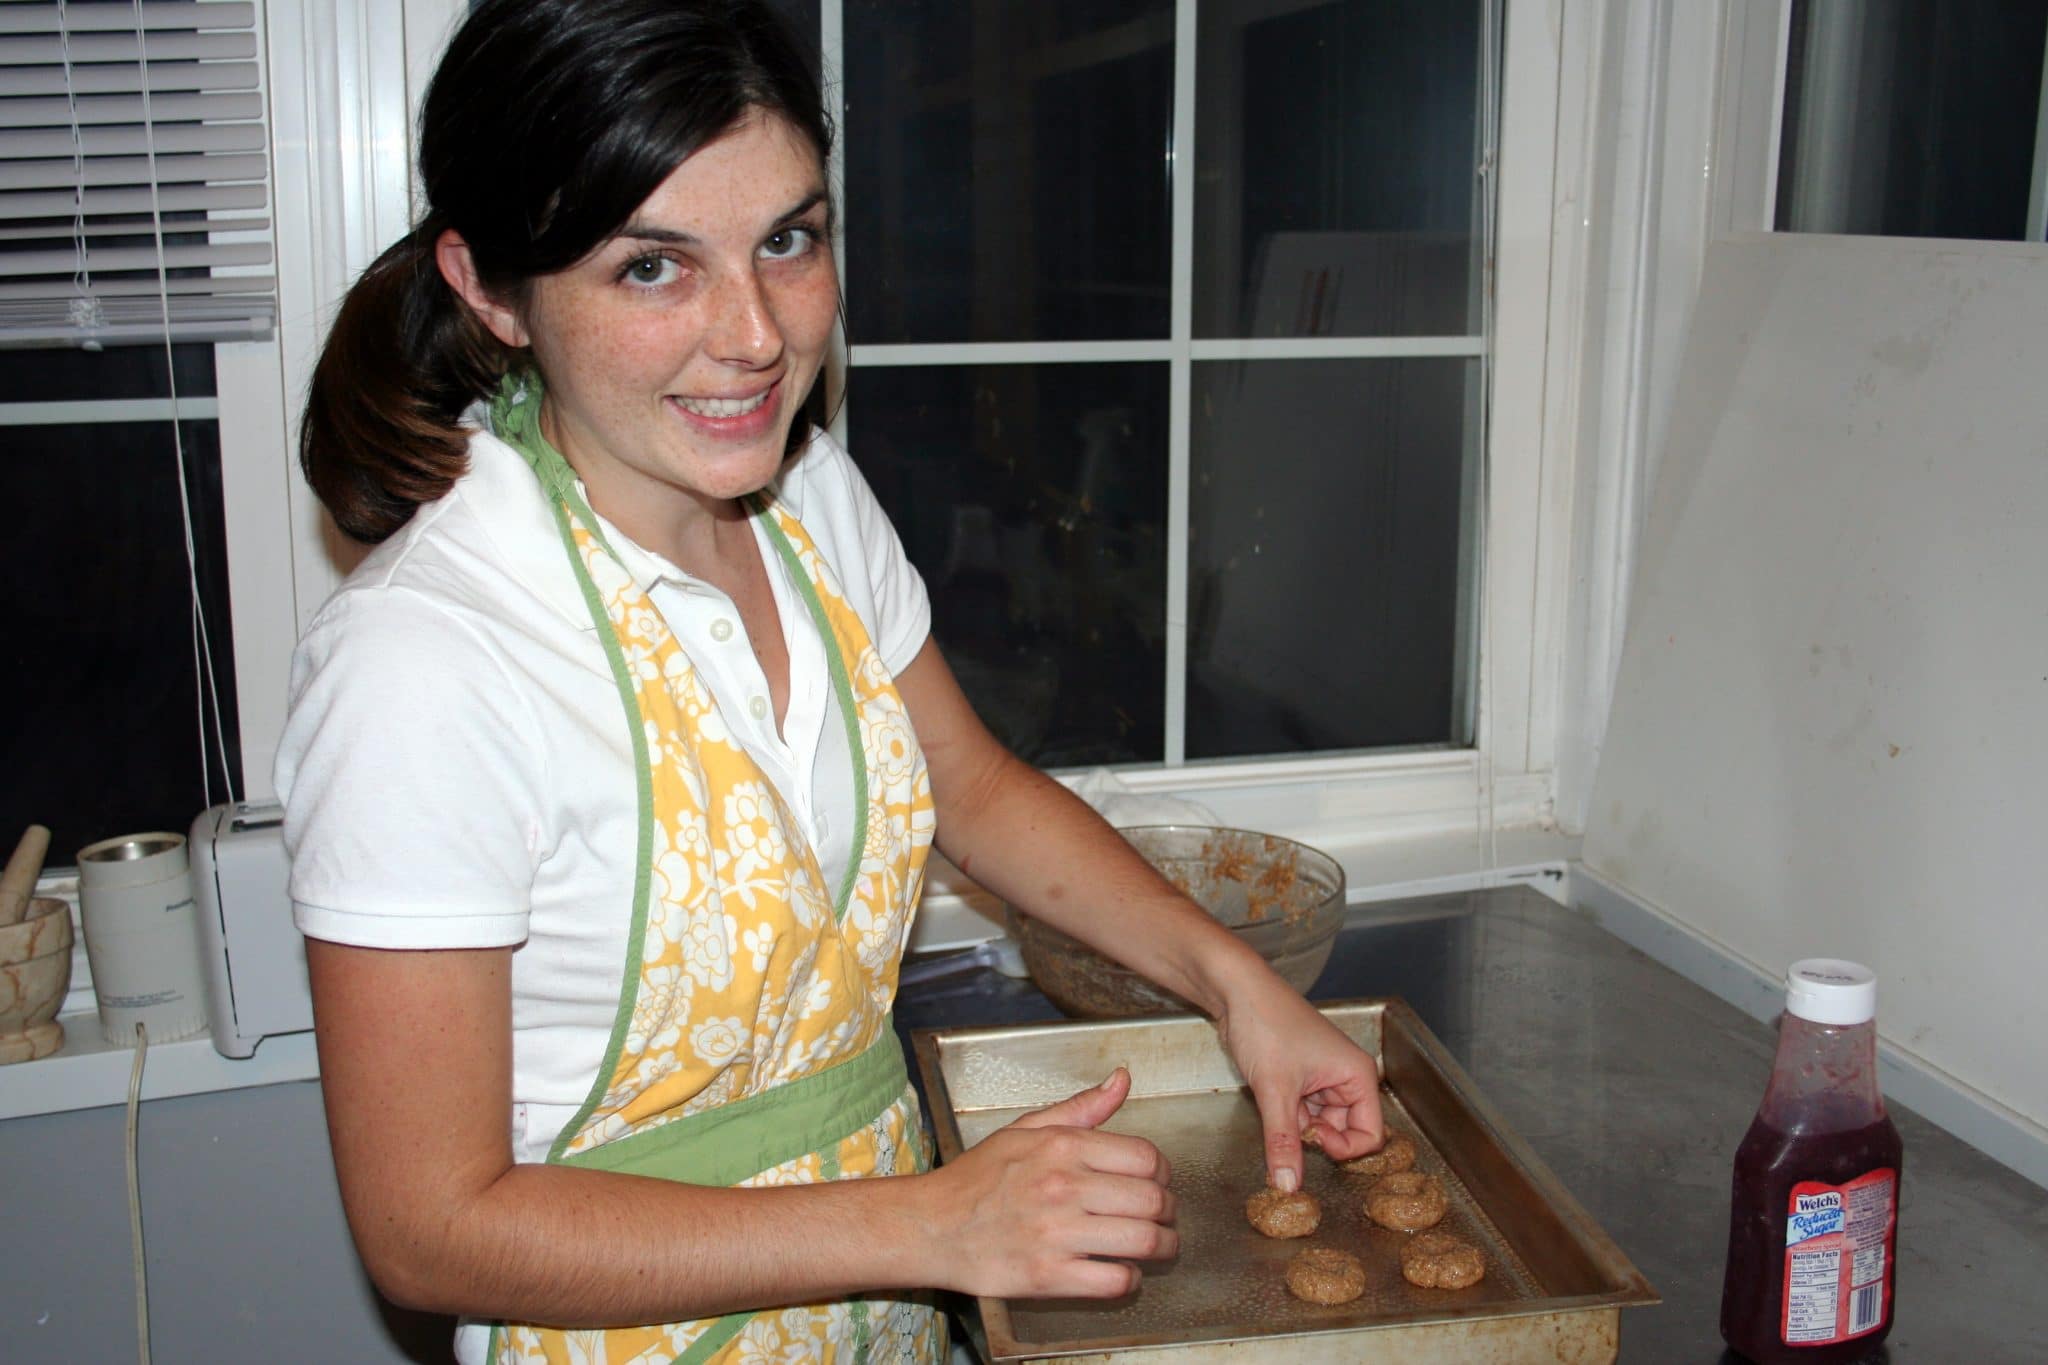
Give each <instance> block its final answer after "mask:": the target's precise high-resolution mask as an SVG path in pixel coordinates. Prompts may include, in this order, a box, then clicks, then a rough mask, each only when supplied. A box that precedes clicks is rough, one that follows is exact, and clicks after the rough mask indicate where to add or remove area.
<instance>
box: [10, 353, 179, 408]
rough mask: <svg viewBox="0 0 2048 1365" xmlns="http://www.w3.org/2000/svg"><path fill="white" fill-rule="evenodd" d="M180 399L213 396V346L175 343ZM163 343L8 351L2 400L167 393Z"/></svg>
mask: <svg viewBox="0 0 2048 1365" xmlns="http://www.w3.org/2000/svg"><path fill="white" fill-rule="evenodd" d="M171 354H172V356H173V357H174V359H175V361H176V364H177V377H178V396H179V397H180V398H211V397H212V396H213V347H211V346H208V345H203V344H195V343H187V344H185V345H181V346H173V347H172V348H171ZM170 393H171V388H170V385H169V383H167V382H166V380H165V370H164V348H163V347H162V346H109V347H108V348H107V349H106V350H104V351H79V350H54V349H53V350H23V351H9V352H7V357H6V359H5V360H4V361H0V403H52V402H59V401H64V400H80V399H95V398H168V397H170Z"/></svg>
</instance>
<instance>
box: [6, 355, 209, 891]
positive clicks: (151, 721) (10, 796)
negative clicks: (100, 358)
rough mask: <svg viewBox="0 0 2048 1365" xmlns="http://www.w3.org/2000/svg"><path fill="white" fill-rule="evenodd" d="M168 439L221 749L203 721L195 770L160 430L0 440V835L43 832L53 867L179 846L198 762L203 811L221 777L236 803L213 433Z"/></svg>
mask: <svg viewBox="0 0 2048 1365" xmlns="http://www.w3.org/2000/svg"><path fill="white" fill-rule="evenodd" d="M109 354H111V352H110V353H109ZM183 430H184V437H185V463H186V471H187V490H188V494H189V497H190V501H191V506H192V515H193V519H194V523H195V524H194V540H195V542H196V544H197V546H198V551H199V578H200V589H201V594H202V598H203V600H204V601H205V603H206V613H207V624H208V627H209V633H210V636H211V640H212V646H213V648H212V661H213V666H214V670H215V678H216V686H217V687H218V690H219V694H220V703H221V717H220V726H219V730H220V733H221V734H222V735H224V736H225V739H226V752H225V753H223V752H222V751H221V749H220V748H219V747H218V746H217V745H216V744H215V732H214V727H213V725H212V723H211V721H210V720H209V722H208V723H207V726H206V739H205V744H206V750H205V755H206V756H205V758H204V759H202V751H201V740H200V721H199V698H200V695H201V683H200V681H199V679H198V676H197V671H196V667H195V661H194V658H193V645H192V598H191V592H190V588H189V586H188V584H189V579H188V575H187V572H186V563H185V546H184V530H183V526H184V522H183V519H182V516H181V513H180V511H179V505H178V478H177V465H176V460H175V456H174V452H173V447H172V439H171V430H170V426H169V425H168V424H167V423H161V422H149V423H132V424H131V423H121V424H118V425H114V424H107V425H94V426H30V427H5V428H0V447H4V451H0V458H4V459H5V460H6V463H7V468H8V470H9V477H10V479H11V480H12V486H13V490H14V492H15V495H16V496H17V497H18V498H19V499H20V500H21V504H22V505H23V506H24V507H28V508H32V509H34V514H33V515H31V516H25V517H20V518H17V519H16V523H17V524H16V525H15V527H14V530H13V532H12V533H11V534H10V535H8V536H7V537H6V538H5V540H4V548H0V583H4V584H5V586H4V588H0V597H4V599H5V603H6V606H5V619H6V620H7V622H8V624H9V626H10V636H11V638H12V640H13V642H14V643H13V645H12V646H11V647H10V654H11V657H12V658H13V660H14V662H13V665H12V667H11V669H10V672H11V673H12V675H13V685H12V686H11V687H10V688H9V689H8V695H9V696H11V697H13V698H15V699H16V700H15V702H14V705H15V707H16V710H15V713H14V714H13V715H12V716H11V717H10V719H9V724H8V725H7V726H6V727H5V731H4V732H5V734H6V740H5V747H4V751H0V762H4V764H5V770H6V771H7V772H8V773H9V774H10V777H9V779H8V781H7V782H5V783H4V784H0V829H7V830H13V831H15V832H16V833H19V832H20V831H21V830H22V829H23V828H25V827H26V826H27V825H29V824H30V823H32V822H40V823H42V824H46V825H48V826H50V829H51V845H50V862H51V863H52V865H60V864H68V863H70V862H72V861H73V860H74V858H75V856H76V854H77V852H78V850H79V849H80V848H82V847H84V846H85V845H86V844H88V843H91V842H92V841H94V840H96V839H103V838H107V837H110V836H112V835H116V834H131V833H138V832H142V831H146V830H157V829H167V830H171V831H174V832H183V831H184V829H185V828H186V827H187V826H188V825H190V824H191V823H192V819H193V817H194V816H196V815H198V814H199V812H200V811H201V810H202V809H204V807H205V804H206V801H205V794H204V789H203V784H202V782H201V771H202V767H201V765H202V762H204V763H207V764H209V765H210V767H211V772H212V778H213V785H212V794H213V799H214V800H216V801H219V800H223V799H225V792H224V791H223V783H222V776H223V773H224V772H232V773H234V775H235V778H236V790H238V791H239V790H241V789H242V783H241V752H240V741H239V735H238V725H239V722H238V721H237V718H236V712H235V691H234V676H235V672H234V650H233V646H232V643H231V641H230V634H229V632H230V624H229V620H228V596H227V556H226V553H225V551H224V549H223V546H224V545H225V544H226V535H225V530H224V528H223V526H222V519H221V486H220V443H219V436H218V429H217V427H216V426H215V424H214V423H212V422H188V423H185V424H184V427H183ZM8 837H9V838H11V837H12V836H11V835H10V836H8Z"/></svg>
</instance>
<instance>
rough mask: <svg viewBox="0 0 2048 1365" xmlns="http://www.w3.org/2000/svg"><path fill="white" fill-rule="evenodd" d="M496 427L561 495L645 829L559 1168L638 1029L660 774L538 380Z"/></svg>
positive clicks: (552, 504)
mask: <svg viewBox="0 0 2048 1365" xmlns="http://www.w3.org/2000/svg"><path fill="white" fill-rule="evenodd" d="M491 429H492V430H493V431H495V432H496V433H497V434H498V436H499V437H500V438H501V439H503V440H504V442H505V443H506V444H507V445H509V446H511V447H512V448H513V449H514V450H516V451H518V452H519V453H520V454H521V455H522V456H524V457H525V459H526V462H527V463H528V464H529V465H531V466H533V472H534V474H535V475H536V476H538V477H539V479H540V482H541V486H542V487H543V488H545V489H546V490H547V491H548V492H549V493H550V494H552V495H553V496H552V497H550V498H549V500H548V507H549V509H550V510H551V511H553V512H554V514H555V527H556V529H558V530H559V531H560V532H561V533H562V545H563V548H564V549H566V550H567V551H568V554H569V564H570V566H571V567H572V568H574V569H575V571H576V587H577V589H578V590H579V591H580V592H581V593H582V595H583V604H584V606H586V607H587V608H589V610H590V619H591V623H592V624H593V625H594V626H596V628H597V629H596V632H595V633H596V635H597V638H598V643H599V644H601V645H602V646H603V647H604V657H605V661H606V662H607V663H609V664H610V665H611V670H612V683H613V685H614V686H616V687H617V688H618V692H619V701H620V703H621V705H623V706H624V708H625V712H626V734H627V738H628V739H630V740H631V741H632V744H633V794H634V804H635V806H636V808H637V816H638V819H637V820H636V824H637V825H638V829H637V830H636V832H635V835H634V839H635V844H636V847H635V850H634V857H633V906H632V920H631V922H630V924H629V925H628V927H627V929H626V966H625V972H624V973H623V975H622V976H621V977H620V979H619V1005H618V1008H617V1009H616V1010H615V1011H614V1012H613V1014H612V1031H611V1036H610V1037H609V1038H607V1039H606V1040H605V1048H604V1059H603V1060H602V1061H601V1062H599V1063H598V1067H597V1073H596V1075H595V1076H594V1077H593V1078H592V1080H591V1083H590V1093H589V1094H588V1095H586V1096H585V1097H584V1100H583V1103H582V1105H581V1106H580V1107H579V1108H578V1109H577V1111H576V1114H575V1117H573V1118H571V1119H570V1120H569V1121H568V1122H567V1123H565V1124H563V1125H562V1131H561V1132H559V1133H557V1134H556V1135H555V1140H554V1143H553V1145H552V1146H550V1147H549V1148H548V1155H547V1160H548V1162H549V1163H550V1164H554V1163H557V1162H560V1161H561V1160H562V1158H563V1156H564V1154H565V1153H566V1152H567V1151H568V1149H569V1144H570V1143H571V1142H573V1141H575V1139H576V1135H577V1134H578V1133H581V1132H582V1131H583V1126H584V1125H585V1124H586V1123H588V1122H589V1121H590V1116H591V1115H592V1114H593V1113H595V1112H596V1110H597V1106H598V1105H599V1104H600V1103H602V1102H603V1100H604V1097H605V1092H606V1091H607V1090H609V1089H610V1088H611V1081H612V1077H613V1076H614V1075H615V1074H617V1072H618V1068H619V1054H620V1053H621V1052H622V1051H624V1050H625V1045H626V1031H627V1030H628V1029H629V1028H630V1027H631V1026H632V1023H633V1005H634V1002H635V1000H636V999H637V998H638V996H639V992H640V965H641V958H640V954H641V949H642V947H643V945H644V944H645V943H646V940H647V891H648V888H649V886H650V885H651V884H652V880H653V875H654V775H653V774H652V773H651V772H650V771H649V769H648V759H647V721H646V717H644V716H642V715H641V714H640V698H639V697H638V695H637V694H635V692H634V691H633V684H632V680H631V678H630V677H629V676H628V675H627V672H626V655H625V651H624V650H622V649H620V648H619V639H618V636H617V635H615V634H613V633H612V631H611V630H610V629H609V623H610V620H611V616H610V613H608V612H606V611H605V609H604V599H603V598H602V597H600V596H599V595H598V591H597V584H596V583H595V582H594V581H592V579H591V577H590V570H589V569H588V568H587V567H586V566H585V565H584V563H583V556H582V555H580V554H578V553H577V552H576V537H575V534H574V533H573V531H572V530H571V529H570V525H569V509H570V508H572V507H573V508H574V509H575V511H576V515H577V516H578V517H580V518H582V520H583V523H584V525H585V526H586V527H587V528H588V529H589V531H590V534H591V535H593V536H595V537H596V538H597V540H598V543H599V544H602V545H603V546H604V547H605V549H606V551H607V552H609V551H610V550H611V545H610V543H609V542H608V541H606V540H605V537H604V531H603V529H602V527H601V524H600V523H599V521H598V519H597V514H596V513H595V512H593V511H592V510H591V508H590V504H589V503H587V502H585V501H584V500H583V498H582V496H581V495H580V494H579V493H578V492H577V491H576V475H575V472H574V471H573V470H571V469H570V468H569V462H568V461H567V460H565V459H563V458H562V456H561V453H560V452H559V451H557V450H556V449H555V448H554V446H552V445H550V444H549V443H548V438H547V437H545V436H543V435H542V434H541V430H540V389H539V385H538V382H532V383H529V382H528V381H527V380H525V379H524V378H523V377H521V376H518V375H507V376H506V377H505V380H504V382H503V383H502V384H501V385H499V387H498V394H497V397H496V398H494V399H493V400H492V402H491Z"/></svg>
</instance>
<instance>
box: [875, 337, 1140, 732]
mask: <svg viewBox="0 0 2048 1365" xmlns="http://www.w3.org/2000/svg"><path fill="white" fill-rule="evenodd" d="M1166 403H1167V367H1166V366H1164V365H1144V364H1127V365H1071V364H1070V365H1000V366H998V365H976V366H959V367H950V366H949V367H944V368H916V369H909V368H904V369H896V368H874V367H870V368H861V369H856V370H854V371H853V374H852V385H851V389H850V391H849V394H848V409H847V417H848V425H849V439H850V441H851V443H852V448H853V454H854V458H855V459H856V460H858V461H859V462H860V466H861V469H862V470H863V471H864V472H865V473H866V475H867V478H868V480H869V482H870V483H872V484H873V485H874V488H875V492H876V494H877V495H878V496H879V497H880V498H881V500H882V505H883V506H884V507H886V508H887V509H888V511H889V516H890V519H891V520H892V521H894V522H895V524H896V529H897V531H898V532H899V533H900V534H901V535H902V537H903V543H904V545H905V546H906V547H907V548H908V549H909V552H910V558H911V560H912V562H913V563H915V564H916V565H917V568H918V571H919V572H920V573H921V574H923V575H924V579H925V583H926V585H927V586H928V587H929V589H930V591H931V597H932V617H933V620H932V633H933V635H934V637H935V638H936V639H937V640H938V642H939V645H940V647H941V648H942V649H944V651H945V654H946V659H947V661H948V662H949V663H950V664H951V665H952V667H953V671H954V673H955V674H957V675H958V676H959V679H960V683H961V686H962V687H963V688H964V689H965V691H966V693H967V695H968V697H969V699H970V700H972V701H973V703H974V707H975V710H976V711H977V712H979V713H980V715H981V718H982V720H983V721H985V722H986V723H987V724H988V726H989V728H990V729H991V730H993V731H994V732H995V733H996V735H997V737H998V738H1000V739H1002V740H1003V741H1004V742H1005V743H1006V744H1008V745H1009V746H1010V747H1011V748H1012V749H1014V750H1015V751H1016V752H1017V753H1018V754H1019V755H1021V756H1022V757H1023V758H1025V759H1026V760H1028V761H1030V762H1033V763H1038V764H1040V765H1043V766H1046V767H1063V766H1072V765H1077V764H1092V763H1125V762H1157V761H1159V760H1160V759H1161V758H1162V757H1163V756H1164V752H1165V749H1164V739H1163V735H1164V730H1163V726H1164V715H1165V702H1164V698H1165V657H1166V655H1165V633H1166V530H1165V525H1166V411H1167V406H1166Z"/></svg>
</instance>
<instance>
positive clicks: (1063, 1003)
mask: <svg viewBox="0 0 2048 1365" xmlns="http://www.w3.org/2000/svg"><path fill="white" fill-rule="evenodd" d="M1117 833H1119V834H1121V835H1123V836H1124V838H1125V839H1127V840H1128V841H1129V842H1130V843H1131V844H1132V846H1133V847H1135V848H1136V849H1137V850H1138V852H1139V853H1140V854H1142V855H1144V858H1145V861H1146V862H1148V863H1150V864H1152V866H1154V867H1156V868H1158V869H1159V871H1160V873H1161V874H1162V875H1164V876H1165V878H1166V879H1167V880H1168V881H1170V882H1172V883H1173V884H1174V885H1175V886H1176V887H1179V888H1180V890H1181V891H1183V892H1185V893H1186V894H1187V896H1188V898H1189V899H1190V900H1192V901H1194V902H1195V904H1197V905H1199V906H1201V907H1202V908H1203V909H1204V910H1206V911H1208V912H1209V915H1210V917H1211V918H1213V919H1215V920H1216V921H1217V922H1218V923H1219V924H1221V925H1223V926H1224V927H1225V928H1226V929H1229V930H1230V931H1231V932H1232V933H1233V934H1235V935H1237V937H1238V938H1239V939H1241V940H1242V941H1243V942H1244V943H1245V944H1246V945H1247V946H1249V947H1250V948H1251V949H1252V951H1254V952H1256V953H1257V954H1258V955H1259V956H1260V957H1262V958H1264V959H1265V960H1266V961H1267V962H1268V963H1269V964H1271V966H1272V968H1273V970H1274V971H1276V972H1278V973H1279V974H1280V975H1281V976H1282V977H1283V978H1284V979H1285V980H1286V981H1287V983H1288V984H1289V985H1291V986H1293V987H1294V988H1295V989H1296V990H1298V991H1306V990H1307V989H1308V988H1309V987H1310V986H1311V985H1312V984H1314V982H1315V979H1316V977H1317V976H1319V975H1321V974H1322V970H1323V964H1324V963H1325V962H1327V961H1329V959H1330V949H1331V948H1332V947H1334V946H1335V945H1336V941H1337V930H1338V928H1339V926H1340V925H1342V923H1343V920H1344V869H1343V868H1342V867H1339V866H1338V865H1337V862H1336V860H1335V859H1333V858H1331V857H1330V856H1329V855H1328V854H1326V853H1321V852H1318V851H1317V850H1315V849H1313V848H1310V847H1309V846H1308V845H1307V844H1299V843H1296V842H1295V841H1294V840H1292V839H1283V838H1281V837H1280V836H1279V835H1277V834H1259V833H1256V832H1255V831H1252V830H1245V829H1222V828H1217V827H1215V826H1209V825H1142V826H1138V827H1136V828H1132V829H1121V830H1118V831H1117ZM1005 910H1006V912H1007V915H1008V919H1009V926H1010V935H1011V937H1013V938H1015V939H1016V940H1017V944H1018V946H1019V948H1021V949H1022V950H1023V955H1024V966H1025V967H1026V968H1027V969H1028V970H1029V971H1030V973H1031V980H1032V982H1033V983H1034V984H1035V985H1036V986H1037V987H1038V989H1039V990H1040V991H1042V992H1043V993H1044V994H1045V997H1046V999H1048V1000H1050V1001H1052V1002H1053V1004H1055V1005H1057V1006H1059V1007H1060V1009H1061V1010H1062V1011H1064V1012H1065V1013H1067V1014H1069V1015H1072V1016H1075V1017H1077V1018H1082V1019H1117V1018H1124V1017H1127V1016H1130V1015H1136V1014H1166V1013H1171V1012H1175V1011H1186V1010H1191V1009H1193V1008H1194V1007H1193V1006H1192V1005H1190V1004H1189V1003H1188V1002H1187V1001H1185V1000H1182V999H1181V998H1180V997H1179V996H1176V995H1174V994H1173V993H1172V992H1170V991H1167V990H1165V989H1163V988H1162V987H1159V986H1155V985H1153V984H1152V983H1151V982H1150V981H1147V980H1146V979H1145V978H1144V977H1142V976H1140V975H1138V973H1136V972H1134V971H1132V970H1131V969H1130V968H1128V967H1125V966H1122V965H1120V964H1118V963H1116V962H1112V961H1111V960H1110V959H1108V958H1106V957H1104V956H1103V955H1102V954H1100V953H1098V952H1096V951H1095V950H1094V949H1093V948H1090V947H1088V946H1087V945H1086V944H1084V943H1082V942H1080V941H1079V940H1078V939H1075V938H1072V937H1070V936H1068V935H1066V934H1063V933H1061V932H1060V931H1059V930H1057V929H1054V928H1052V927H1051V926H1049V925H1046V924H1043V923H1040V922H1039V921H1038V920H1035V919H1032V918H1031V917H1030V916H1028V915H1024V914H1020V913H1018V912H1017V911H1016V910H1014V909H1010V908H1009V907H1007V906H1006V907H1005ZM1097 913H1099V914H1101V915H1102V916H1104V917H1105V918H1106V919H1108V920H1109V921H1110V922H1111V923H1112V924H1113V923H1114V922H1115V916H1116V907H1115V906H1114V905H1111V904H1103V905H1100V906H1098V907H1097Z"/></svg>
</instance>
